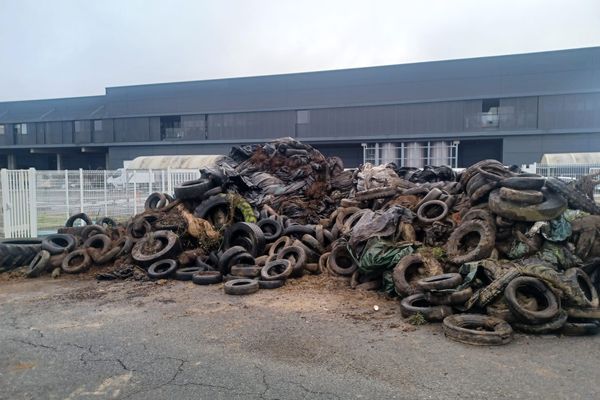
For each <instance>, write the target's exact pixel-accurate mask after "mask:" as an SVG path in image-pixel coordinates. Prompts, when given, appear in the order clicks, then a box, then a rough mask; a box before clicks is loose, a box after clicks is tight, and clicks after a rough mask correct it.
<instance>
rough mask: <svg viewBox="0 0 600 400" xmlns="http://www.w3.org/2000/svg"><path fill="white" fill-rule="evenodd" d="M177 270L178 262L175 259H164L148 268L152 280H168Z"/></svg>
mask: <svg viewBox="0 0 600 400" xmlns="http://www.w3.org/2000/svg"><path fill="white" fill-rule="evenodd" d="M176 270H177V261H175V260H173V259H163V260H159V261H156V262H155V263H153V264H152V265H150V266H149V267H148V277H149V278H150V279H167V278H169V277H170V276H171V275H173V274H174V273H175V271H176Z"/></svg>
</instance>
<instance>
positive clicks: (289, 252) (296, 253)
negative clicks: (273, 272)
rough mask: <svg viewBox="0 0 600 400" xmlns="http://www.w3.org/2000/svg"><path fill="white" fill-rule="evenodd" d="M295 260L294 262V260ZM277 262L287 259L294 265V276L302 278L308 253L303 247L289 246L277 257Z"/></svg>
mask: <svg viewBox="0 0 600 400" xmlns="http://www.w3.org/2000/svg"><path fill="white" fill-rule="evenodd" d="M292 258H293V260H292ZM276 259H277V260H283V259H287V260H290V262H291V263H292V275H293V276H302V274H303V272H304V267H306V253H305V252H304V249H303V248H302V247H298V246H289V247H286V248H284V249H282V250H281V251H280V252H279V253H277V256H276Z"/></svg>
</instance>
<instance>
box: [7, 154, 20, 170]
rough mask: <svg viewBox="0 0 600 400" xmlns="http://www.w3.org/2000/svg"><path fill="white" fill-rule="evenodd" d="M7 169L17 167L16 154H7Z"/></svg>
mask: <svg viewBox="0 0 600 400" xmlns="http://www.w3.org/2000/svg"><path fill="white" fill-rule="evenodd" d="M6 162H7V167H8V168H7V169H17V158H16V157H15V155H14V154H8V155H7V156H6Z"/></svg>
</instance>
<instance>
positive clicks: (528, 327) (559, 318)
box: [512, 310, 567, 335]
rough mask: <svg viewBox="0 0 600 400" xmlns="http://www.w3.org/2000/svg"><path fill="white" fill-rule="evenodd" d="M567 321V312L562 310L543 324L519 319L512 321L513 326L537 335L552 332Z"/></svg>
mask: <svg viewBox="0 0 600 400" xmlns="http://www.w3.org/2000/svg"><path fill="white" fill-rule="evenodd" d="M566 322H567V312H566V311H565V310H560V311H559V313H558V314H557V315H556V317H554V318H553V319H552V320H550V321H547V322H544V323H541V324H525V323H522V322H519V321H515V322H513V323H512V326H513V327H514V328H515V329H516V330H518V331H521V332H525V333H533V334H536V335H543V334H545V333H552V332H555V331H557V330H559V329H560V328H562V327H563V326H564V325H565V323H566Z"/></svg>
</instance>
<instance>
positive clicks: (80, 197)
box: [79, 168, 83, 212]
mask: <svg viewBox="0 0 600 400" xmlns="http://www.w3.org/2000/svg"><path fill="white" fill-rule="evenodd" d="M79 212H83V168H79Z"/></svg>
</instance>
